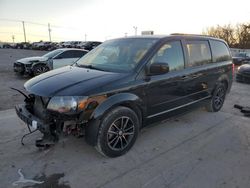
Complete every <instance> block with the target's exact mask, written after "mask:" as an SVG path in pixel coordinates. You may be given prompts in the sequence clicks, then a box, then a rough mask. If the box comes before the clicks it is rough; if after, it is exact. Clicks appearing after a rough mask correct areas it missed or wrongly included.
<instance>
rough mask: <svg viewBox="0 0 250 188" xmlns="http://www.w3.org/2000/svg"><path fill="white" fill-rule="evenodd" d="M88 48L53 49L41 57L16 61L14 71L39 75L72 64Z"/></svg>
mask: <svg viewBox="0 0 250 188" xmlns="http://www.w3.org/2000/svg"><path fill="white" fill-rule="evenodd" d="M86 53H88V51H87V50H83V49H76V48H62V49H57V50H53V51H51V52H49V53H47V54H45V55H43V56H40V57H28V58H23V59H19V60H17V61H16V62H15V63H14V71H15V72H17V73H19V74H29V75H34V76H37V75H39V74H42V73H44V72H47V71H49V70H52V69H57V68H60V67H63V66H66V65H72V64H73V63H75V62H76V61H77V60H78V59H80V58H81V57H83V56H84V55H85V54H86Z"/></svg>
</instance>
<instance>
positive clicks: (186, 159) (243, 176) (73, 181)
mask: <svg viewBox="0 0 250 188" xmlns="http://www.w3.org/2000/svg"><path fill="white" fill-rule="evenodd" d="M0 52H1V53H4V52H5V53H7V52H8V54H9V55H4V56H5V58H7V57H8V56H10V55H11V54H12V53H13V52H15V51H11V50H10V51H9V50H6V51H3V50H1V51H0ZM18 52H19V51H18ZM22 53H27V54H28V53H34V55H35V53H43V52H32V51H31V52H27V51H21V52H20V54H22ZM17 54H18V53H16V57H17ZM2 56H3V55H1V57H2ZM11 58H12V57H11ZM14 59H15V58H13V59H10V60H8V61H9V62H7V60H6V64H7V65H9V66H6V67H5V66H3V64H1V69H0V70H1V75H3V76H1V83H2V84H5V87H3V86H1V97H4V98H3V99H2V98H1V99H2V100H4V103H12V105H13V103H15V102H19V100H20V99H18V98H17V99H15V100H11V102H8V101H7V99H14V98H15V95H14V93H12V92H10V91H8V90H7V89H6V88H7V87H9V85H11V84H12V86H14V85H18V86H20V87H22V83H23V82H24V81H25V80H26V79H21V80H19V79H20V78H19V77H16V76H15V75H14V74H13V73H12V71H11V66H12V63H11V61H14ZM2 67H3V68H2ZM4 67H5V68H6V69H8V68H9V69H10V70H8V71H4V70H3V69H4ZM5 72H6V73H5ZM3 78H4V79H3ZM2 87H3V89H4V90H2ZM2 91H4V92H5V93H2ZM249 92H250V85H246V84H241V83H236V82H235V83H233V86H232V90H231V92H230V94H229V95H228V96H227V98H226V101H225V104H224V106H223V109H222V110H221V111H220V112H218V113H208V112H206V111H205V110H203V109H197V110H195V111H193V112H190V113H188V114H186V115H183V116H180V117H175V118H173V119H170V120H167V121H165V122H162V123H157V124H156V125H155V126H150V127H147V128H145V129H143V130H142V131H141V133H140V134H139V138H138V140H137V141H136V143H135V145H134V147H133V148H132V149H131V151H129V152H128V153H127V154H126V155H124V156H121V157H118V158H115V159H110V158H105V157H103V156H101V155H100V154H99V153H97V152H96V151H95V149H94V148H93V147H91V146H89V145H87V144H86V143H85V142H84V140H83V139H82V138H75V137H71V136H69V137H65V138H64V139H62V140H61V141H60V142H59V143H58V144H57V145H56V146H54V147H51V148H49V149H48V150H38V149H37V148H36V147H35V146H34V142H35V139H36V138H37V137H38V136H39V134H34V135H32V136H30V137H28V138H27V139H25V145H24V146H22V145H21V144H20V139H21V137H22V135H23V134H24V133H26V132H27V128H26V126H25V125H24V123H23V122H22V121H20V120H19V119H18V118H17V117H16V114H15V112H14V110H13V109H10V110H5V111H0V128H1V131H0V161H1V162H0V182H1V185H0V187H4V188H5V187H6V188H9V187H37V188H47V187H53V188H54V187H55V188H69V187H70V188H78V187H79V188H82V187H88V188H92V187H93V188H95V187H105V188H113V187H114V188H116V187H119V188H123V187H124V188H127V187H131V188H132V187H135V188H138V187H142V188H152V187H156V188H161V187H171V188H172V187H173V188H236V187H237V188H248V187H249V186H250V119H249V118H248V117H244V116H243V115H242V114H241V113H240V112H239V111H238V110H237V109H234V108H233V105H234V104H242V105H248V106H250V95H249ZM5 95H11V96H5ZM1 105H2V106H1V108H2V109H6V108H9V107H11V105H9V106H8V105H7V104H4V105H3V104H1ZM20 170H21V173H22V174H23V175H24V177H23V178H22V176H20ZM18 172H19V173H18ZM34 181H35V182H34ZM38 183H40V184H38Z"/></svg>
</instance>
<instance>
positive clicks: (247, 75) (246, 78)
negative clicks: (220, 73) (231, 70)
mask: <svg viewBox="0 0 250 188" xmlns="http://www.w3.org/2000/svg"><path fill="white" fill-rule="evenodd" d="M236 81H238V82H245V83H250V64H244V65H241V66H239V67H238V72H237V73H236Z"/></svg>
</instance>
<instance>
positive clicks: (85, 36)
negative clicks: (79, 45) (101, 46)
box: [84, 34, 87, 42]
mask: <svg viewBox="0 0 250 188" xmlns="http://www.w3.org/2000/svg"><path fill="white" fill-rule="evenodd" d="M84 38H85V42H86V41H87V34H85V35H84Z"/></svg>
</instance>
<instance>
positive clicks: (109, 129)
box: [96, 106, 139, 157]
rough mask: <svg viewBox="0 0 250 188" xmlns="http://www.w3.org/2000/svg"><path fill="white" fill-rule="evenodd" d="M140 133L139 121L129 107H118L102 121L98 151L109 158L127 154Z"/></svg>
mask: <svg viewBox="0 0 250 188" xmlns="http://www.w3.org/2000/svg"><path fill="white" fill-rule="evenodd" d="M138 132H139V119H138V116H137V115H136V113H135V112H134V111H133V110H131V109H130V108H127V107H122V106H120V107H117V108H115V109H113V110H112V111H110V112H109V113H108V114H107V115H105V117H104V119H103V120H102V121H101V125H100V129H99V134H98V138H97V145H96V149H97V151H98V152H100V153H101V154H103V155H104V156H107V157H118V156H121V155H123V154H125V153H126V152H127V151H129V150H130V148H131V147H132V146H133V145H134V143H135V141H136V138H137V136H138Z"/></svg>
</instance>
